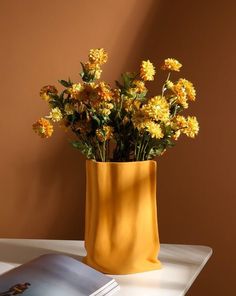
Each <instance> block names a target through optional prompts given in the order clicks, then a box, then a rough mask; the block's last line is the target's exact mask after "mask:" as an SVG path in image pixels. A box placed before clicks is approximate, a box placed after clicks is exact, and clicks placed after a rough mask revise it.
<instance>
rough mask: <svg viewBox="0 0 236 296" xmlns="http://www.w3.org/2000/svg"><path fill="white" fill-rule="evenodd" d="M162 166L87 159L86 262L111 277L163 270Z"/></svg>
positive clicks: (150, 161)
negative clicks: (159, 187)
mask: <svg viewBox="0 0 236 296" xmlns="http://www.w3.org/2000/svg"><path fill="white" fill-rule="evenodd" d="M156 171H157V166H156V162H155V161H152V160H147V161H137V162H96V161H92V160H87V161H86V225H85V248H86V251H87V256H86V257H84V260H83V261H84V262H85V263H86V264H88V265H90V266H91V267H93V268H95V269H97V270H99V271H101V272H104V273H108V274H130V273H137V272H144V271H149V270H155V269H159V268H160V267H161V263H160V261H159V260H158V253H159V250H160V243H159V235H158V224H157V205H156Z"/></svg>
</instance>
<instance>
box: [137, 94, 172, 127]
mask: <svg viewBox="0 0 236 296" xmlns="http://www.w3.org/2000/svg"><path fill="white" fill-rule="evenodd" d="M169 108H170V106H169V104H168V102H167V101H166V99H165V98H164V97H162V96H155V97H153V98H151V99H149V100H148V102H147V104H145V105H143V107H142V110H143V111H144V112H145V114H147V115H148V116H149V117H150V118H152V119H154V120H156V121H158V120H160V121H163V122H166V121H168V120H169V116H170V109H169Z"/></svg>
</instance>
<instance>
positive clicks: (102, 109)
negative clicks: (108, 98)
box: [98, 102, 114, 116]
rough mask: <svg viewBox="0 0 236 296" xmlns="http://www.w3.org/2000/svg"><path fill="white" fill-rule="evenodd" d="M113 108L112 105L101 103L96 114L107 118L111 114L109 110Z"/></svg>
mask: <svg viewBox="0 0 236 296" xmlns="http://www.w3.org/2000/svg"><path fill="white" fill-rule="evenodd" d="M113 108H114V105H113V104H111V103H107V102H101V103H100V104H99V107H98V113H100V114H102V115H104V116H108V115H110V114H111V110H112V109H113Z"/></svg>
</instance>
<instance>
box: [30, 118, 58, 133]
mask: <svg viewBox="0 0 236 296" xmlns="http://www.w3.org/2000/svg"><path fill="white" fill-rule="evenodd" d="M33 130H34V131H35V132H36V134H38V135H39V136H40V137H42V138H49V137H51V135H52V133H53V125H52V124H51V123H50V121H49V120H47V119H45V118H43V117H42V118H40V119H39V120H38V121H36V122H35V123H34V124H33Z"/></svg>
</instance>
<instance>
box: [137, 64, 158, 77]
mask: <svg viewBox="0 0 236 296" xmlns="http://www.w3.org/2000/svg"><path fill="white" fill-rule="evenodd" d="M155 73H156V71H155V67H154V66H153V64H152V63H151V62H150V61H149V60H147V61H142V64H141V66H140V77H141V78H142V79H143V80H144V81H151V80H154V75H155Z"/></svg>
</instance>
